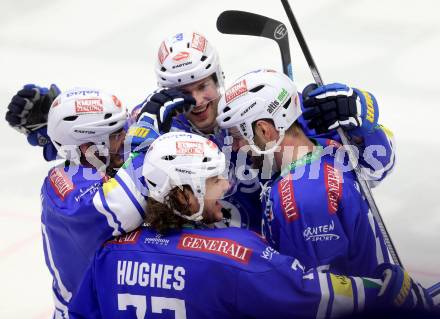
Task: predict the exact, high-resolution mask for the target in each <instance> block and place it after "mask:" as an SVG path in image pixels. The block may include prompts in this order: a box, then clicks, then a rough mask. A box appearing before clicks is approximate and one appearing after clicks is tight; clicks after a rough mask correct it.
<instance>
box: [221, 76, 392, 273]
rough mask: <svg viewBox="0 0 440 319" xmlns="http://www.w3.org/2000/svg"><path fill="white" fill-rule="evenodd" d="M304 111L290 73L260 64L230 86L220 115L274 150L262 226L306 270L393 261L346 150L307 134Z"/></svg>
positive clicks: (239, 135) (238, 132) (365, 126)
mask: <svg viewBox="0 0 440 319" xmlns="http://www.w3.org/2000/svg"><path fill="white" fill-rule="evenodd" d="M349 102H351V101H350V100H349ZM360 107H361V108H365V109H366V108H367V105H366V104H362V105H360ZM372 107H373V111H372V112H377V108H376V106H375V104H373V105H372ZM301 113H302V110H301V107H300V101H299V97H298V94H297V90H296V87H295V85H294V83H293V82H292V81H291V80H290V79H289V78H288V77H287V76H285V75H284V74H281V73H278V72H275V71H272V70H257V71H254V72H250V73H248V74H246V75H244V76H242V77H240V78H239V79H238V80H237V81H235V82H234V84H233V85H232V86H231V88H230V89H228V90H227V91H226V93H225V95H224V96H223V97H222V99H221V101H220V104H219V116H218V118H217V120H218V122H219V125H220V126H221V127H223V128H229V129H230V130H231V133H232V134H233V135H234V136H235V138H236V141H237V142H236V143H238V144H240V143H241V144H246V143H247V144H249V145H250V147H251V148H252V150H254V151H255V152H256V153H258V154H262V155H264V154H266V155H267V154H273V157H274V167H275V170H276V171H278V172H279V174H278V175H276V176H274V177H273V180H272V181H269V182H268V183H267V185H265V187H264V189H265V191H264V196H263V197H264V198H263V200H264V201H265V213H264V222H265V223H264V226H265V227H264V229H263V231H264V235H265V237H266V239H267V240H268V241H269V243H270V244H271V245H272V247H274V248H275V249H277V250H278V251H280V252H281V253H283V254H287V255H291V256H297V257H298V258H299V259H300V260H301V261H302V263H303V265H304V266H305V267H306V269H309V268H315V267H320V268H322V269H327V270H329V271H331V272H334V273H340V274H349V275H354V276H358V275H362V276H364V275H370V274H372V273H373V272H374V270H375V269H376V267H377V266H378V265H379V264H381V263H383V262H389V256H388V251H387V249H386V246H385V244H384V241H383V238H382V236H381V233H380V232H379V230H378V226H377V224H376V223H375V222H374V219H373V217H372V214H371V212H370V211H369V207H368V204H367V203H366V201H365V200H364V199H363V197H362V195H361V193H360V190H359V186H358V183H357V181H356V177H355V175H354V173H353V170H352V169H351V167H349V166H347V165H346V163H345V162H344V158H345V157H344V156H342V157H341V155H344V152H342V151H343V149H339V146H340V145H339V144H338V143H337V142H335V141H332V140H329V139H310V138H308V137H307V136H306V135H305V134H304V132H303V130H302V129H301V126H300V125H299V124H298V122H297V120H298V118H299V117H300V115H301ZM362 113H364V111H362ZM352 120H354V119H349V121H351V122H352V123H359V124H360V123H362V125H360V126H359V127H358V129H359V130H366V131H370V130H371V129H372V128H370V126H369V125H370V124H371V123H368V121H367V120H366V119H362V121H352Z"/></svg>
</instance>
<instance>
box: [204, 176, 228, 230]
mask: <svg viewBox="0 0 440 319" xmlns="http://www.w3.org/2000/svg"><path fill="white" fill-rule="evenodd" d="M228 189H229V182H228V180H227V179H225V178H223V177H221V176H215V177H210V178H208V179H207V180H206V193H205V197H204V206H203V221H204V222H205V223H207V224H212V223H215V222H218V221H221V220H222V218H223V213H222V208H223V206H222V205H221V204H220V202H219V199H221V198H222V197H223V195H224V194H225V193H226V191H227V190H228Z"/></svg>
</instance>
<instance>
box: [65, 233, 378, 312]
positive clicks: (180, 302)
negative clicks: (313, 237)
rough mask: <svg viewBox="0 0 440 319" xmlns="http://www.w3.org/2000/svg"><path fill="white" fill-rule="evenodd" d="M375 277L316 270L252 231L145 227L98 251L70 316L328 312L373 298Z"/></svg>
mask: <svg viewBox="0 0 440 319" xmlns="http://www.w3.org/2000/svg"><path fill="white" fill-rule="evenodd" d="M380 286H381V282H380V280H375V279H368V278H361V277H346V276H340V275H335V274H331V273H320V272H317V271H316V270H310V271H308V272H305V271H304V269H303V266H302V265H301V263H300V261H298V260H297V259H295V258H293V257H288V256H284V255H280V254H279V253H278V252H277V251H275V250H274V249H272V248H271V247H269V246H267V245H266V244H265V242H264V241H263V240H262V239H261V238H260V237H259V236H257V235H256V234H255V233H253V232H251V231H247V230H244V229H238V228H226V229H205V230H201V229H184V230H183V231H181V232H174V233H170V234H168V235H166V236H163V235H160V234H158V233H156V232H155V231H153V230H151V229H148V228H146V227H141V228H140V229H138V230H136V231H134V232H132V233H130V234H127V235H125V236H122V237H119V238H117V239H115V240H112V241H110V242H108V243H106V244H105V245H104V247H103V248H102V249H101V250H100V251H99V252H98V253H97V254H96V256H95V259H94V261H93V264H92V266H91V268H90V269H89V270H88V272H87V275H86V276H85V278H84V281H83V282H82V284H81V288H80V290H79V293H78V294H77V295H76V297H75V298H74V300H73V301H72V303H71V307H70V312H69V316H70V318H107V319H110V318H119V319H124V318H333V317H337V316H338V315H341V314H344V313H352V312H358V311H362V310H363V309H367V308H369V307H372V306H374V305H375V303H376V301H377V300H376V296H377V293H378V291H379V288H380Z"/></svg>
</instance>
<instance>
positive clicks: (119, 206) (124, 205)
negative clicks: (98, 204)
mask: <svg viewBox="0 0 440 319" xmlns="http://www.w3.org/2000/svg"><path fill="white" fill-rule="evenodd" d="M114 183H117V184H118V186H117V187H114V188H112V189H111V191H109V192H108V193H107V195H105V196H104V195H103V192H102V191H101V200H102V203H103V205H104V208H105V209H106V210H107V211H108V212H109V213H111V214H112V216H113V217H114V219H115V221H117V223H119V226H120V230H122V231H123V232H129V231H132V230H133V229H135V228H136V227H138V226H139V225H140V224H141V223H142V221H143V220H144V218H143V217H142V214H140V213H139V211H138V208H137V207H136V206H135V205H134V204H133V202H132V200H131V199H130V197H129V196H128V194H127V193H126V191H125V190H124V188H123V186H121V184H119V182H118V181H117V180H116V179H114Z"/></svg>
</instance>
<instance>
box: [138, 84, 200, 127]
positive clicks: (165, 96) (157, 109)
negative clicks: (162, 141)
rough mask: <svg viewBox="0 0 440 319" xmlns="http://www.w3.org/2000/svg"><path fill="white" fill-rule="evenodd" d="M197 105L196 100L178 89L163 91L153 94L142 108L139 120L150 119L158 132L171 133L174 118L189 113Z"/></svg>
mask: <svg viewBox="0 0 440 319" xmlns="http://www.w3.org/2000/svg"><path fill="white" fill-rule="evenodd" d="M195 105H196V101H195V99H194V98H193V97H192V96H191V95H188V94H183V93H182V92H180V91H179V90H177V89H161V90H159V91H156V92H155V93H154V94H152V95H151V96H150V97H149V98H148V99H147V100H146V102H145V103H144V105H143V106H142V109H141V111H140V113H139V117H138V119H142V118H144V117H149V118H150V119H151V120H152V121H153V123H154V127H155V129H156V131H158V132H161V133H167V132H169V130H170V128H171V123H172V121H173V117H174V116H176V115H177V114H180V113H184V112H188V111H190V110H191V108H192V107H194V106H195Z"/></svg>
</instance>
